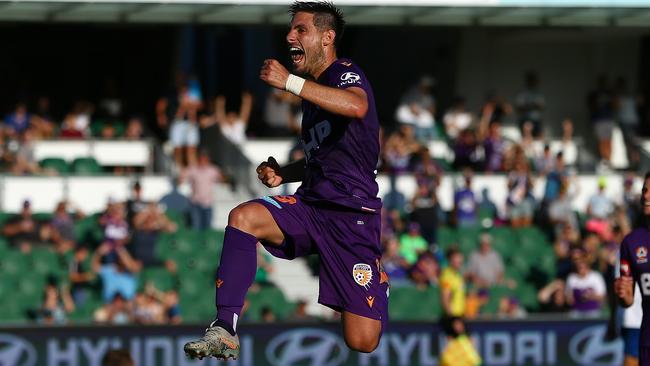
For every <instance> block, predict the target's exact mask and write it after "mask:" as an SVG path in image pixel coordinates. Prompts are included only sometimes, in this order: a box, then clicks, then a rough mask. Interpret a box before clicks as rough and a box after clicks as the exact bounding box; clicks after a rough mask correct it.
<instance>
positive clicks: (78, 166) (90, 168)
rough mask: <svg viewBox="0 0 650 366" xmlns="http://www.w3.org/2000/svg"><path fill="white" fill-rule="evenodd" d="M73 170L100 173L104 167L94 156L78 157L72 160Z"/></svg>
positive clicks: (90, 173) (83, 172) (76, 172)
mask: <svg viewBox="0 0 650 366" xmlns="http://www.w3.org/2000/svg"><path fill="white" fill-rule="evenodd" d="M72 170H73V171H74V173H75V174H83V175H98V174H101V173H102V167H101V166H100V165H99V163H98V162H97V160H95V159H93V158H78V159H75V160H74V161H73V162H72Z"/></svg>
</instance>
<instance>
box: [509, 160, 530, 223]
mask: <svg viewBox="0 0 650 366" xmlns="http://www.w3.org/2000/svg"><path fill="white" fill-rule="evenodd" d="M532 187H533V182H532V177H531V176H530V168H529V166H528V161H527V160H526V159H524V158H520V159H517V161H516V162H515V170H514V171H511V172H510V174H508V198H507V200H506V207H507V209H508V214H509V215H508V216H509V217H510V225H512V227H524V226H530V225H531V224H532V222H533V213H534V209H535V207H534V206H535V201H534V200H533V198H532V194H531V190H532Z"/></svg>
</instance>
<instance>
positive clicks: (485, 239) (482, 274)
mask: <svg viewBox="0 0 650 366" xmlns="http://www.w3.org/2000/svg"><path fill="white" fill-rule="evenodd" d="M479 243H480V244H479V250H475V251H472V253H471V254H470V255H469V263H468V266H467V270H466V274H467V277H468V278H469V281H470V282H471V283H473V284H474V285H475V286H477V287H490V286H494V285H498V284H501V283H503V273H504V266H503V259H502V258H501V255H500V254H499V253H497V252H496V251H495V250H494V249H492V236H491V235H490V234H488V233H482V234H481V236H480V239H479Z"/></svg>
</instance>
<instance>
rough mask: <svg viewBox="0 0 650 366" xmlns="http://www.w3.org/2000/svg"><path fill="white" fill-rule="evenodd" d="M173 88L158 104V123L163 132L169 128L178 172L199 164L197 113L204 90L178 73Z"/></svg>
mask: <svg viewBox="0 0 650 366" xmlns="http://www.w3.org/2000/svg"><path fill="white" fill-rule="evenodd" d="M174 84H175V85H174V87H173V88H171V90H170V91H169V92H168V93H167V95H165V96H163V97H161V98H159V99H158V100H157V102H156V122H157V124H158V127H160V128H161V129H167V128H169V142H170V144H171V146H172V147H173V149H174V162H175V163H176V167H177V168H178V169H180V168H182V167H183V166H185V164H184V163H187V165H193V164H194V163H195V162H196V148H197V146H198V144H199V127H198V123H197V122H198V121H197V117H198V111H199V109H200V108H201V107H202V101H201V90H200V89H201V88H200V86H199V85H198V83H196V82H194V83H193V88H190V85H189V81H188V80H187V78H186V77H185V75H183V74H182V73H180V72H179V73H177V74H176V77H175V83H174Z"/></svg>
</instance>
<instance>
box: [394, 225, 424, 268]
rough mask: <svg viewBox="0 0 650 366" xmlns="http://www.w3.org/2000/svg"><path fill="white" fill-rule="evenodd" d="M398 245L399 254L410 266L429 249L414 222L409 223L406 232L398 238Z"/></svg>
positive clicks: (418, 226)
mask: <svg viewBox="0 0 650 366" xmlns="http://www.w3.org/2000/svg"><path fill="white" fill-rule="evenodd" d="M399 245H400V249H399V254H400V255H401V256H402V257H404V259H406V262H407V263H408V264H410V265H413V264H415V262H416V261H417V260H418V256H419V255H420V254H422V253H424V252H425V251H427V249H428V248H429V245H428V243H427V241H426V240H424V238H423V237H422V235H421V234H420V225H419V224H418V223H415V222H412V223H410V224H409V226H408V232H406V233H404V234H402V235H401V236H400V238H399Z"/></svg>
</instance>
